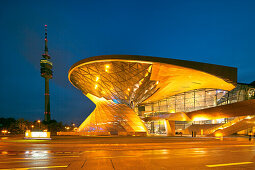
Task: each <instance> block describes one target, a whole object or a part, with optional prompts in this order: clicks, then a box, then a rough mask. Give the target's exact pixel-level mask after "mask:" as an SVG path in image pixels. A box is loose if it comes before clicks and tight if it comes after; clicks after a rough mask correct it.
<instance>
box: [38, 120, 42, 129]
mask: <svg viewBox="0 0 255 170" xmlns="http://www.w3.org/2000/svg"><path fill="white" fill-rule="evenodd" d="M37 123H38V124H39V130H40V129H41V126H40V125H41V124H40V123H41V121H40V120H37Z"/></svg>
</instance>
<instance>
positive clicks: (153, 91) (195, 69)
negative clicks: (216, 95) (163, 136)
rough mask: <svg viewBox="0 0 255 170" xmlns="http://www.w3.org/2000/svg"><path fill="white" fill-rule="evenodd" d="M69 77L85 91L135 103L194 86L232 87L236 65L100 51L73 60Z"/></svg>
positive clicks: (148, 100)
mask: <svg viewBox="0 0 255 170" xmlns="http://www.w3.org/2000/svg"><path fill="white" fill-rule="evenodd" d="M68 78H69V80H70V82H71V83H72V84H73V85H74V86H75V87H77V88H79V89H80V90H82V91H83V93H85V94H87V93H91V94H93V95H96V96H98V97H104V98H106V99H115V100H117V102H120V103H125V104H128V105H132V106H134V105H136V104H139V103H141V102H152V101H156V100H160V99H163V98H165V97H169V96H171V95H175V94H178V93H182V92H185V91H189V90H193V89H201V88H215V89H223V90H231V89H233V88H234V87H235V85H236V79H237V69H236V68H233V67H227V66H220V65H214V64H207V63H200V62H194V61H185V60H176V59H169V58H159V57H149V56H138V55H102V56H96V57H90V58H86V59H83V60H81V61H79V62H77V63H75V64H74V65H73V66H72V67H71V68H70V70H69V74H68Z"/></svg>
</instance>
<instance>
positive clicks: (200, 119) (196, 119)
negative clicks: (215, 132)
mask: <svg viewBox="0 0 255 170" xmlns="http://www.w3.org/2000/svg"><path fill="white" fill-rule="evenodd" d="M202 120H208V119H206V118H204V117H196V118H195V119H194V120H193V121H202Z"/></svg>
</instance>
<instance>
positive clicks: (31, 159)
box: [0, 156, 80, 164]
mask: <svg viewBox="0 0 255 170" xmlns="http://www.w3.org/2000/svg"><path fill="white" fill-rule="evenodd" d="M73 157H75V158H77V157H80V156H59V157H48V158H47V159H36V158H8V159H29V160H27V161H5V162H0V163H1V164H3V163H12V162H33V161H35V160H36V161H39V162H40V161H48V160H49V159H52V158H53V159H57V158H73Z"/></svg>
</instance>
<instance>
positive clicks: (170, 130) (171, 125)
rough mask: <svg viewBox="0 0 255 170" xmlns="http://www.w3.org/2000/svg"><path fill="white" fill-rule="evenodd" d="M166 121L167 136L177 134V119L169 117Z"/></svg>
mask: <svg viewBox="0 0 255 170" xmlns="http://www.w3.org/2000/svg"><path fill="white" fill-rule="evenodd" d="M165 121H166V132H167V136H175V121H172V120H167V119H166V120H165Z"/></svg>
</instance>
